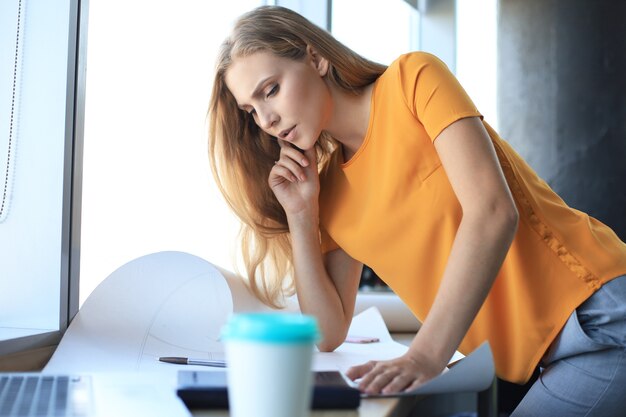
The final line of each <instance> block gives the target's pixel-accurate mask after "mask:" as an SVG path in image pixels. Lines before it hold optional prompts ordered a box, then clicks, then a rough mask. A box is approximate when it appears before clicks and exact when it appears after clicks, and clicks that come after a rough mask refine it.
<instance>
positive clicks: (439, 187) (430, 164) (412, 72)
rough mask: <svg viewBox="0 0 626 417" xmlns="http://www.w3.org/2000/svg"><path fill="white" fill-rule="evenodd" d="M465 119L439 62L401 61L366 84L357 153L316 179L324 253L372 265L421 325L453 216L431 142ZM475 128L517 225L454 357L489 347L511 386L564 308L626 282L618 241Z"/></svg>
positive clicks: (469, 109) (416, 57)
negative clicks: (364, 122)
mask: <svg viewBox="0 0 626 417" xmlns="http://www.w3.org/2000/svg"><path fill="white" fill-rule="evenodd" d="M472 116H478V117H481V118H482V116H481V115H480V113H479V112H478V110H477V109H476V107H475V106H474V104H473V103H472V101H471V100H470V98H469V97H468V96H467V94H466V93H465V91H464V90H463V88H462V87H461V85H460V84H459V82H458V81H457V80H456V78H455V77H454V75H452V74H451V73H450V71H449V70H448V69H447V67H446V66H445V64H443V63H442V62H441V61H440V60H439V59H437V58H436V57H434V56H432V55H430V54H426V53H421V52H415V53H410V54H406V55H403V56H401V57H400V58H398V59H397V60H396V61H395V62H394V63H393V64H391V65H390V66H389V68H388V69H387V70H386V71H385V72H384V73H383V74H382V75H381V76H380V78H379V79H378V80H377V81H376V83H375V85H374V90H373V92H372V101H371V113H370V119H369V126H368V130H367V134H366V136H365V139H364V141H363V144H362V145H361V148H360V149H359V150H358V151H357V153H356V154H355V155H354V157H352V159H350V160H349V161H348V162H346V163H344V164H338V165H336V166H330V167H329V170H328V171H327V172H326V173H325V174H323V175H322V179H321V183H322V185H321V190H322V191H321V193H320V225H321V235H322V250H323V251H324V252H327V251H330V250H332V249H334V248H337V247H341V248H342V249H343V250H344V251H345V252H346V253H348V254H349V255H350V256H352V257H353V258H354V259H357V260H359V261H361V262H363V263H365V264H367V265H368V266H370V267H371V268H372V269H373V270H374V271H375V272H376V273H377V274H378V275H379V276H380V277H381V279H383V280H384V281H385V282H386V283H387V284H388V285H389V287H391V289H393V290H394V291H395V293H396V294H398V296H399V297H400V298H401V299H402V300H403V301H404V302H405V303H406V304H407V306H408V307H409V308H410V309H411V311H412V312H413V313H414V314H415V316H416V317H417V318H418V319H420V320H424V319H425V317H426V315H427V314H428V310H429V308H430V306H431V304H432V302H433V300H434V297H435V294H436V292H437V289H438V287H439V283H440V280H441V278H442V276H443V272H444V269H445V266H446V263H447V260H448V256H449V253H450V250H451V247H452V243H453V241H454V238H455V236H456V231H457V228H458V227H459V224H460V221H461V217H462V212H461V206H460V204H459V202H458V200H457V198H456V196H455V194H454V192H453V190H452V187H451V185H450V183H449V181H448V178H447V176H446V173H445V170H444V169H443V167H442V166H441V161H440V160H439V157H438V155H437V152H436V150H435V147H434V145H433V140H434V139H435V138H436V137H437V136H438V135H439V133H441V131H442V130H443V129H445V128H446V127H447V126H449V125H450V124H451V123H453V122H454V121H456V120H459V119H461V118H464V117H472ZM483 123H484V126H485V128H486V129H487V132H488V133H489V136H490V137H491V140H492V142H493V145H494V147H495V149H496V153H497V156H498V159H499V161H500V164H501V166H502V169H503V171H504V175H505V177H506V180H507V182H508V185H509V187H510V189H511V192H512V194H513V197H514V200H515V203H516V205H517V208H518V211H519V214H520V221H519V226H518V231H517V234H516V236H515V239H514V241H513V243H512V245H511V248H510V250H509V252H508V254H507V256H506V259H505V260H504V263H503V265H502V268H501V270H500V272H499V274H498V276H497V277H496V280H495V282H494V285H493V287H492V289H491V291H490V292H489V295H488V296H487V299H486V300H485V302H484V304H483V306H482V308H481V309H480V311H479V313H478V315H477V316H476V318H475V320H474V322H473V323H472V325H471V327H470V329H469V331H468V332H467V334H466V335H465V338H464V339H463V341H462V343H461V345H460V347H459V350H460V351H461V352H463V353H466V354H467V353H469V352H471V351H472V350H474V349H475V348H476V347H477V346H478V345H480V344H481V343H482V342H484V341H485V340H488V341H489V343H490V345H491V348H492V351H493V354H494V360H495V364H496V372H497V374H498V376H500V377H501V378H503V379H506V380H508V381H512V382H518V383H521V382H525V381H527V380H528V379H529V378H530V376H531V374H532V372H533V370H534V369H535V367H536V365H537V363H538V362H539V360H540V358H541V356H542V355H543V354H544V352H545V351H546V349H547V347H548V346H549V344H550V343H551V342H552V340H553V339H554V338H555V336H556V335H557V334H558V332H559V330H560V329H561V328H562V327H563V325H564V324H565V322H566V320H567V318H568V316H569V315H570V314H571V313H572V311H573V310H574V309H575V308H576V307H577V306H578V305H579V304H581V303H582V302H583V301H584V300H585V299H587V298H588V297H589V296H590V295H591V294H592V293H593V292H594V291H595V290H597V289H598V288H599V287H600V286H601V285H602V284H603V283H605V282H607V281H609V280H611V279H612V278H615V277H617V276H619V275H622V274H625V273H626V244H624V243H623V242H621V241H620V240H619V238H618V237H617V236H616V235H615V233H614V232H613V231H612V230H611V229H610V228H609V227H607V226H606V225H604V224H602V223H601V222H599V221H598V220H596V219H594V218H592V217H590V216H588V215H587V214H585V213H582V212H580V211H578V210H575V209H573V208H570V207H568V206H567V205H566V204H565V203H564V202H563V200H561V198H559V196H558V195H556V194H555V193H554V192H553V191H552V190H551V189H550V187H549V186H548V185H547V184H546V183H545V182H544V181H542V180H541V179H540V178H539V177H538V176H537V175H536V174H535V172H534V171H533V170H532V169H531V168H530V167H529V166H528V165H527V164H526V163H525V162H524V160H523V159H522V158H521V157H520V156H519V155H518V154H517V153H516V152H515V151H514V150H513V149H512V148H511V147H510V146H509V145H508V144H507V143H506V142H505V141H504V140H502V139H501V138H500V137H499V136H498V134H497V133H496V132H495V131H494V130H493V129H492V128H491V127H490V126H489V125H488V124H487V123H486V122H484V121H483ZM340 160H341V158H340ZM477 198H479V196H477Z"/></svg>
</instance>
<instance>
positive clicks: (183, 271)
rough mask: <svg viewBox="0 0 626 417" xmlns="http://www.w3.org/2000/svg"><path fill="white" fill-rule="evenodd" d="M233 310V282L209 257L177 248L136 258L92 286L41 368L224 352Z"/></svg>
mask: <svg viewBox="0 0 626 417" xmlns="http://www.w3.org/2000/svg"><path fill="white" fill-rule="evenodd" d="M232 311H233V302H232V296H231V291H230V288H229V286H228V284H227V282H226V280H225V279H224V277H223V275H222V274H221V273H220V272H219V271H218V270H217V269H216V268H215V267H214V266H213V265H212V264H210V263H209V262H207V261H205V260H203V259H201V258H198V257H195V256H193V255H189V254H185V253H180V252H161V253H158V254H154V255H150V256H147V257H143V258H139V259H136V260H134V261H131V262H129V263H127V264H125V265H124V266H122V267H120V268H119V269H118V270H116V271H115V272H113V273H112V274H111V275H110V276H109V277H107V279H105V280H104V281H103V282H102V283H101V284H100V286H99V287H98V288H96V290H95V291H94V292H93V293H92V295H91V296H90V297H89V298H88V299H87V300H86V301H85V303H84V305H83V307H82V308H81V310H80V311H79V312H78V314H77V315H76V317H75V318H74V320H73V321H72V323H71V325H70V326H69V328H68V330H67V331H66V333H65V335H64V337H63V339H62V340H61V343H60V344H59V347H58V348H57V350H56V352H55V353H54V355H53V356H52V358H51V359H50V361H49V362H48V364H47V366H46V368H45V369H46V370H47V371H60V372H63V371H65V372H71V371H80V372H99V371H107V372H109V371H145V370H160V369H163V365H166V364H163V363H160V362H158V357H159V356H185V357H202V358H209V357H210V356H211V355H221V354H222V352H223V348H222V344H221V343H220V342H219V340H218V338H219V334H220V331H221V329H222V327H223V326H224V324H225V323H226V320H227V319H228V317H229V315H230V314H231V313H232Z"/></svg>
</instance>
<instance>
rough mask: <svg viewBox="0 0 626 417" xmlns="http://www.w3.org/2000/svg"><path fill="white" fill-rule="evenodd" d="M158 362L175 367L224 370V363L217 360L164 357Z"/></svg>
mask: <svg viewBox="0 0 626 417" xmlns="http://www.w3.org/2000/svg"><path fill="white" fill-rule="evenodd" d="M159 360H160V361H161V362H166V363H174V364H177V365H202V366H213V367H216V368H226V361H223V360H219V359H192V358H181V357H177V356H165V357H160V358H159Z"/></svg>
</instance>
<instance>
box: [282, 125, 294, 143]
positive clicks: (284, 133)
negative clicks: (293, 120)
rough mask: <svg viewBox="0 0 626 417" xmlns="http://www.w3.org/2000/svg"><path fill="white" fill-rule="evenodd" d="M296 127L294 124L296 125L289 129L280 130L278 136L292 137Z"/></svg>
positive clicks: (284, 138)
mask: <svg viewBox="0 0 626 417" xmlns="http://www.w3.org/2000/svg"><path fill="white" fill-rule="evenodd" d="M295 127H296V126H295V125H294V126H292V127H290V128H289V129H285V130H283V131H282V132H280V133H279V134H278V137H280V138H281V139H283V140H289V139H291V138H290V136H293V135H292V134H291V133H292V132H294V129H295Z"/></svg>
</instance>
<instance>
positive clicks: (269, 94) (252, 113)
mask: <svg viewBox="0 0 626 417" xmlns="http://www.w3.org/2000/svg"><path fill="white" fill-rule="evenodd" d="M278 88H279V87H278V84H274V86H273V87H272V89H271V90H270V91H269V92H268V93H267V94H266V95H265V98H266V99H267V98H270V97H272V96H273V95H275V94H276V93H277V92H278ZM248 114H249V115H250V116H254V115H255V114H256V110H254V109H252V110H250V111H249V112H248Z"/></svg>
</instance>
